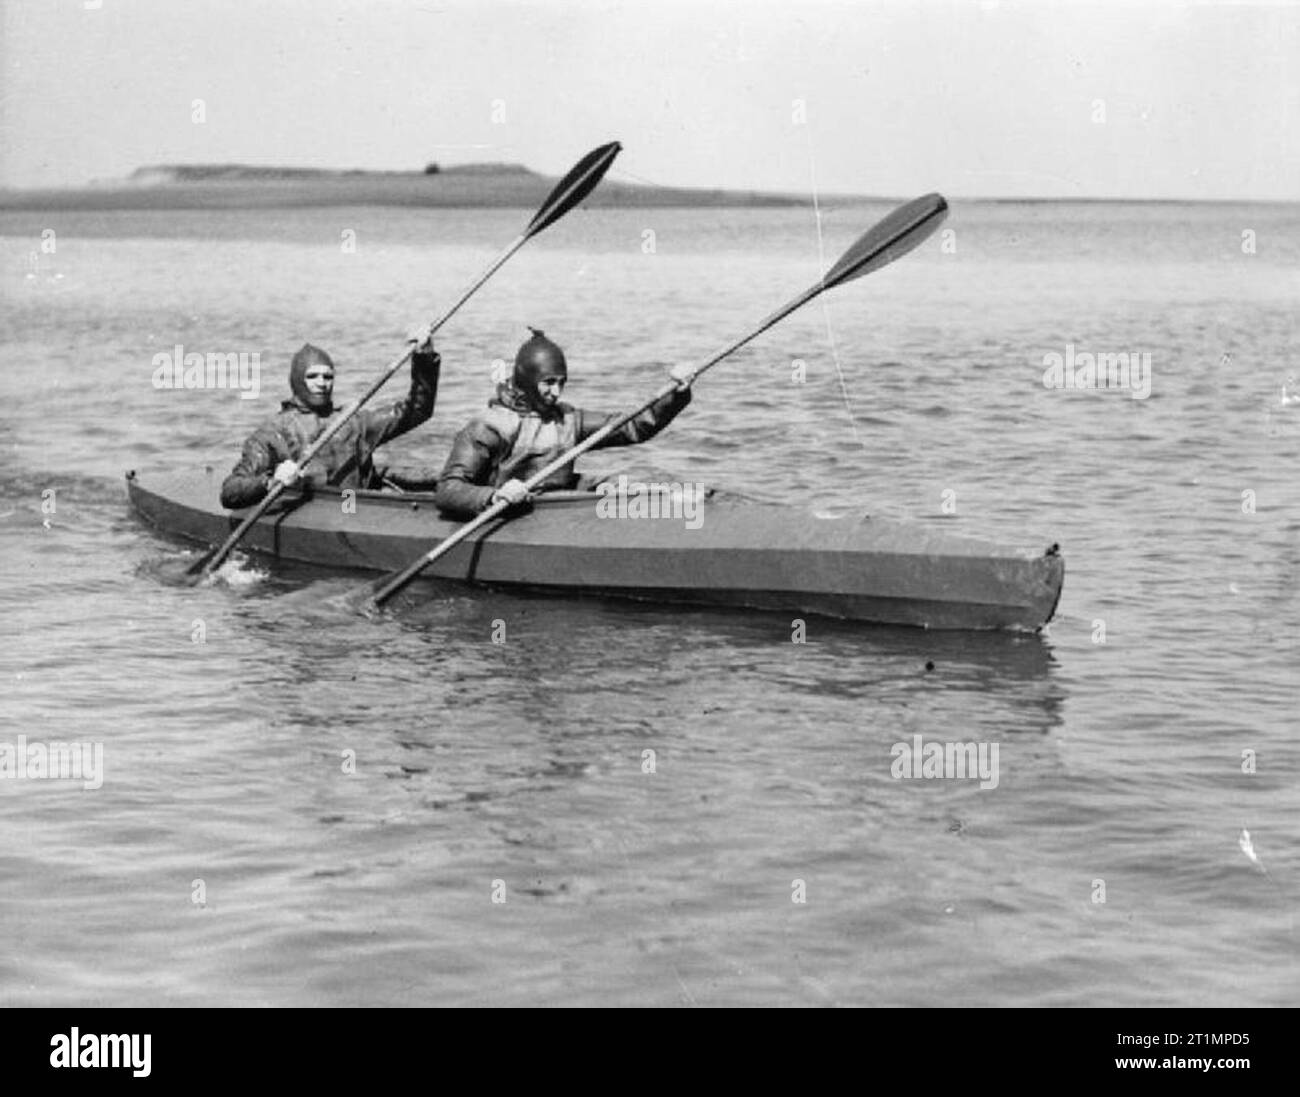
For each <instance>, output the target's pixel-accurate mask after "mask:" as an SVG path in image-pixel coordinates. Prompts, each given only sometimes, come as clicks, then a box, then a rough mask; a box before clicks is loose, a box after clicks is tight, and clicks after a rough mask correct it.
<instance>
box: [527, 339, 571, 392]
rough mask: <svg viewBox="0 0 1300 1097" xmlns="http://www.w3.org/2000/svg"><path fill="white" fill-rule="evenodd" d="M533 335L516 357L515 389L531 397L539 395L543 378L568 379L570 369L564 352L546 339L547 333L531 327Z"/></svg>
mask: <svg viewBox="0 0 1300 1097" xmlns="http://www.w3.org/2000/svg"><path fill="white" fill-rule="evenodd" d="M528 330H529V331H531V332H532V333H533V335H532V338H531V339H529V340H528V341H527V342H526V343H524V344H523V345H522V346H521V347H520V348H519V353H518V354H516V355H515V372H514V384H515V388H517V389H519V390H520V391H521V392H524V393H526V394H527V395H529V396H536V395H537V383H538V382H539V381H541V379H542V378H543V377H563V378H566V379H567V378H568V376H569V367H568V365H567V363H566V362H565V361H564V351H562V350H560V348H559V347H558V346H557V345H556V344H555V343H552V342H551V341H550V340H549V339H547V338H546V333H545V332H543V331H541V330H540V329H538V328H534V327H531V326H530V327H529V329H528Z"/></svg>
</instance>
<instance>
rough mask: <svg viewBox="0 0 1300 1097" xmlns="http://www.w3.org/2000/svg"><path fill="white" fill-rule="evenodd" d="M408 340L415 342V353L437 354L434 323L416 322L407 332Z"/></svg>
mask: <svg viewBox="0 0 1300 1097" xmlns="http://www.w3.org/2000/svg"><path fill="white" fill-rule="evenodd" d="M406 341H407V342H408V343H414V344H415V347H414V350H413V353H415V354H434V355H436V354H437V351H435V350H434V349H433V325H432V324H416V325H415V326H414V327H412V328H411V329H410V331H408V332H407V335H406Z"/></svg>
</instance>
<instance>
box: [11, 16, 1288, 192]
mask: <svg viewBox="0 0 1300 1097" xmlns="http://www.w3.org/2000/svg"><path fill="white" fill-rule="evenodd" d="M0 5H2V10H3V37H0V93H2V94H0V186H5V187H38V186H39V187H44V186H75V185H81V184H84V183H87V182H89V181H92V180H105V179H111V178H117V177H123V176H126V175H128V174H130V172H132V171H133V170H134V169H136V168H138V167H141V166H143V165H148V164H157V163H221V162H240V163H253V164H267V165H288V166H303V167H323V168H374V169H419V168H422V167H423V166H424V165H425V164H426V163H427V162H429V161H438V162H440V163H443V164H453V163H464V162H470V161H480V160H503V161H511V162H521V163H524V164H526V165H528V166H529V167H532V168H534V169H536V170H539V171H543V172H546V173H548V174H560V173H562V172H563V171H564V170H566V168H567V167H568V166H569V165H570V164H571V163H572V162H573V161H574V160H575V159H576V158H577V157H578V156H579V155H580V154H581V153H582V152H585V151H586V150H587V149H588V148H591V147H592V146H594V145H597V144H600V143H601V142H604V141H608V140H612V139H617V140H620V141H622V142H623V144H624V147H625V151H624V152H623V154H622V156H621V157H620V159H619V161H618V164H617V165H616V166H615V169H614V171H613V172H612V177H613V178H622V179H624V180H629V181H646V182H650V183H655V184H661V185H689V186H706V187H726V188H737V189H758V190H775V191H783V192H794V193H800V194H803V193H807V192H809V191H810V190H816V191H818V192H819V193H823V194H833V193H843V194H874V195H890V196H897V195H903V194H913V193H920V192H923V191H928V190H941V191H943V192H944V193H945V194H948V195H949V196H950V197H999V196H1001V197H1055V198H1181V199H1219V200H1246V199H1250V200H1297V199H1300V136H1298V134H1297V131H1298V130H1300V4H1298V3H1285V4H1281V3H1273V4H1188V3H1151V2H1148V0H1134V2H1128V3H1125V2H1122V0H1116V2H1105V0H1102V2H1097V0H1093V2H1089V3H1066V2H1054V0H1034V2H1030V0H1026V2H1006V0H1004V2H998V0H957V2H952V0H907V2H901V0H900V2H887V3H886V2H881V3H876V2H869V0H857V2H848V0H836V2H831V3H826V2H816V0H808V2H803V3H800V2H795V0H783V2H781V3H765V2H763V0H756V2H747V3H740V2H736V0H727V2H723V0H697V2H695V3H691V4H683V3H674V2H664V0H657V2H655V3H639V4H629V3H622V2H618V0H606V2H598V0H576V2H574V0H570V2H567V3H559V2H555V0H538V2H532V3H501V2H497V0H464V2H462V0H404V2H398V0H365V2H361V0H310V2H309V0H0ZM196 101H197V102H196Z"/></svg>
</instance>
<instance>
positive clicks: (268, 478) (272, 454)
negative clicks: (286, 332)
mask: <svg viewBox="0 0 1300 1097" xmlns="http://www.w3.org/2000/svg"><path fill="white" fill-rule="evenodd" d="M408 342H411V343H414V344H415V349H414V351H413V352H412V355H411V390H410V392H409V393H408V394H407V396H406V399H405V400H400V401H398V402H397V403H395V404H393V405H391V406H390V407H388V408H383V409H378V410H373V411H372V410H367V409H362V410H361V411H359V412H357V413H356V414H355V415H354V416H352V418H351V419H349V420H348V421H347V422H346V423H345V424H344V425H343V426H342V427H341V428H340V429H339V432H338V433H337V434H335V435H334V437H333V438H331V439H330V440H329V441H328V442H327V443H326V444H325V446H324V447H323V448H322V449H321V451H320V452H319V453H317V454H316V456H315V457H313V458H312V460H311V463H310V464H309V465H308V466H307V468H306V469H305V470H302V471H300V470H299V468H298V461H299V459H300V458H301V457H302V455H303V453H304V452H305V451H306V449H307V447H308V446H310V445H311V444H312V443H313V442H314V441H315V440H316V439H317V438H318V437H320V434H321V432H322V431H324V430H325V429H326V428H328V427H329V425H330V424H331V423H332V422H333V421H334V420H335V419H337V417H338V416H340V415H344V414H346V411H347V409H346V408H342V407H335V405H334V362H333V360H332V359H331V358H330V356H329V355H328V354H326V353H325V352H324V351H323V350H321V349H320V348H319V347H314V346H312V345H311V344H310V343H307V344H305V345H304V346H303V348H302V349H301V350H300V351H298V353H297V354H295V355H294V356H293V362H292V363H291V365H290V366H289V390H290V392H291V393H292V399H289V400H286V401H284V403H282V404H281V405H280V410H279V412H278V413H277V414H276V415H274V416H272V417H271V418H270V419H268V420H267V421H266V422H265V423H263V424H262V425H261V426H260V427H258V428H257V430H255V431H254V432H253V433H252V434H251V435H250V436H249V438H248V440H247V441H246V442H245V443H244V452H243V454H242V456H241V457H240V458H239V463H238V464H236V465H235V467H234V469H232V470H231V473H230V475H229V476H227V477H226V479H225V482H224V483H223V484H222V485H221V505H222V506H223V507H229V508H230V509H232V510H234V509H237V508H239V507H251V506H254V505H255V504H257V503H259V502H261V501H262V499H263V498H264V497H265V496H266V493H267V492H268V491H269V490H270V488H271V484H272V483H273V482H275V481H277V480H278V481H280V482H281V483H282V484H284V485H285V486H286V487H292V486H293V485H294V484H296V483H298V482H299V480H306V481H307V482H308V483H309V484H311V485H314V486H319V485H324V484H332V485H335V486H338V487H352V488H373V487H378V486H379V485H380V476H379V474H378V473H376V471H375V466H374V460H373V455H374V451H375V450H376V449H377V448H378V447H379V446H382V445H383V444H384V443H385V442H388V441H391V440H392V439H393V438H396V437H397V436H398V435H399V434H405V433H406V432H407V431H409V430H412V429H414V428H415V427H418V426H419V425H420V424H421V423H423V422H425V420H427V419H428V418H429V417H430V416H431V415H432V414H433V405H434V401H435V400H436V399H437V396H438V375H439V372H440V370H441V367H442V358H441V356H440V355H439V354H438V353H437V352H436V351H435V350H434V349H433V339H432V335H431V333H430V332H429V331H428V330H427V329H425V330H422V331H420V332H417V333H415V334H414V335H412V336H411V337H410V338H409V339H408Z"/></svg>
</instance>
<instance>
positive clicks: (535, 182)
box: [0, 164, 869, 210]
mask: <svg viewBox="0 0 1300 1097" xmlns="http://www.w3.org/2000/svg"><path fill="white" fill-rule="evenodd" d="M557 181H558V179H557V178H552V177H548V176H544V175H540V174H538V173H537V172H534V171H531V170H530V169H528V168H526V167H524V166H523V165H521V164H465V165H459V166H454V167H447V168H439V169H438V170H437V171H436V172H429V171H405V172H402V171H362V170H351V171H343V170H328V169H316V168H285V167H259V166H254V165H247V164H163V165H155V166H150V167H144V168H140V169H138V170H137V171H135V172H134V173H133V174H132V175H131V176H130V177H129V178H127V179H123V180H114V181H110V182H105V183H96V184H91V185H88V186H82V187H72V188H66V189H53V188H49V189H41V190H0V209H10V210H33V209H40V210H47V209H54V210H114V209H122V210H139V209H276V208H286V207H296V208H307V207H319V206H399V207H417V208H418V207H427V208H430V209H439V208H441V209H502V208H513V207H522V208H535V207H537V206H538V205H540V204H541V202H542V200H543V199H544V198H545V197H546V195H547V194H548V193H549V192H550V189H551V188H552V187H553V186H554V185H555V183H556V182H557ZM867 200H869V199H867ZM808 201H809V199H807V198H804V197H800V196H796V195H789V194H771V193H765V192H761V191H731V190H721V189H707V188H697V187H655V186H646V185H642V184H637V183H620V182H616V181H612V180H609V179H606V180H604V181H603V182H602V183H601V185H600V186H599V187H598V188H597V190H596V191H595V192H594V193H593V194H592V195H591V196H590V198H588V199H587V200H586V202H585V204H586V205H590V206H593V207H598V208H615V209H664V208H674V207H676V208H681V207H696V208H701V207H702V208H709V207H733V208H735V207H756V208H761V207H792V206H802V205H806V204H807V202H808Z"/></svg>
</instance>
